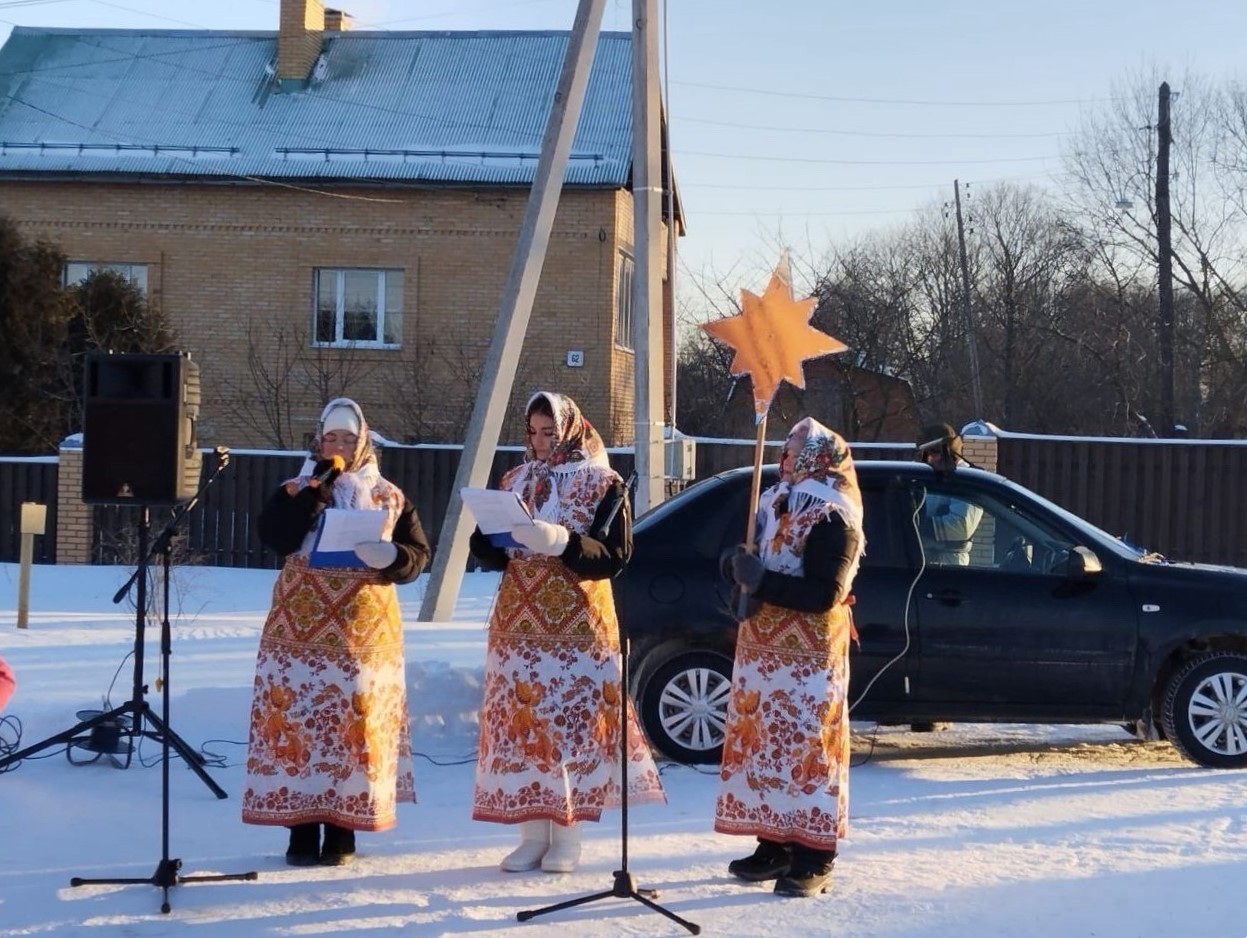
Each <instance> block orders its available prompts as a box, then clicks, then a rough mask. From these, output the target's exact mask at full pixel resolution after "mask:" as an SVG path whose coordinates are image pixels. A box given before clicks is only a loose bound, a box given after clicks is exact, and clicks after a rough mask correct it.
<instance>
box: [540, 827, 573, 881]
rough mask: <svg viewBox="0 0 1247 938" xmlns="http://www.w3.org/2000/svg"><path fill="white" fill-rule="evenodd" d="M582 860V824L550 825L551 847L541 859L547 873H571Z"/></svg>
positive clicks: (542, 866)
mask: <svg viewBox="0 0 1247 938" xmlns="http://www.w3.org/2000/svg"><path fill="white" fill-rule="evenodd" d="M579 862H580V825H579V824H575V823H573V824H569V825H567V826H566V827H564V826H563V825H562V824H551V825H550V849H549V850H548V851H547V852H546V855H545V856H544V857H543V858H542V860H541V868H542V869H543V870H545V871H546V872H547V873H570V872H572V871H573V870H574V869H576V864H577V863H579Z"/></svg>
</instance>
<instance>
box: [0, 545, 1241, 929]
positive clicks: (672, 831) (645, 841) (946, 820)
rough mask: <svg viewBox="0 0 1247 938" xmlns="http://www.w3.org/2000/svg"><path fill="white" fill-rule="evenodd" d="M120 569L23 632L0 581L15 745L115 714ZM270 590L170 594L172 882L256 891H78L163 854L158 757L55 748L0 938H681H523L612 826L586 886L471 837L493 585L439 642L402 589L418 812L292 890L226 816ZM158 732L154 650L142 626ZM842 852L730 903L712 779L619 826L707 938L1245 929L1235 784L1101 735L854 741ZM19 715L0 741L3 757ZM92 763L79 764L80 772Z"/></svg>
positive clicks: (83, 585)
mask: <svg viewBox="0 0 1247 938" xmlns="http://www.w3.org/2000/svg"><path fill="white" fill-rule="evenodd" d="M129 573H130V571H129V570H128V569H125V568H116V567H78V566H61V567H36V568H35V569H34V571H33V574H32V589H31V621H30V627H29V628H28V629H24V630H19V629H17V628H16V627H15V624H16V607H17V581H18V571H17V568H16V566H14V565H0V635H2V636H3V637H2V638H0V655H3V656H4V657H5V658H6V659H7V660H8V661H9V663H10V664H11V665H12V666H13V668H14V670H15V672H16V674H17V678H18V683H19V686H18V690H17V694H16V696H15V697H14V699H13V701H12V702H11V703H10V705H9V707H8V710H7V711H6V713H5V714H4V716H5V717H17V718H20V721H21V745H22V746H27V745H30V744H32V743H36V742H39V741H41V740H44V739H46V738H48V737H50V736H52V735H55V734H57V733H60V732H62V731H64V730H66V729H68V728H70V727H71V726H73V725H74V723H75V722H76V718H75V713H76V711H78V710H79V709H88V708H96V709H98V708H100V707H101V706H104V705H105V702H106V701H107V703H108V705H111V706H116V705H118V704H120V703H122V702H124V701H125V700H127V699H128V698H129V696H130V693H131V685H132V683H133V678H132V674H133V672H132V663H131V661H130V660H129V659H128V657H127V656H128V655H129V654H130V652H131V651H132V650H133V647H134V641H135V616H134V612H133V608H132V607H131V606H129V605H126V604H122V605H114V604H113V603H112V596H113V593H114V592H115V591H116V590H117V589H118V588H119V587H120V586H121V584H122V583H124V582H125V579H126V577H127V576H128V575H129ZM273 577H274V574H273V572H272V571H248V570H228V569H215V568H201V567H183V568H179V569H177V570H176V571H175V574H174V577H173V583H174V598H173V602H172V603H171V605H172V606H174V610H173V615H172V617H171V618H172V649H173V654H172V664H171V668H170V671H171V673H170V675H169V678H170V680H169V684H168V686H169V690H170V697H169V706H170V724H171V726H172V727H173V729H174V730H175V731H176V732H177V733H178V734H179V735H180V736H181V737H182V738H183V739H184V740H186V741H187V743H188V744H190V746H192V747H193V748H194V749H197V750H201V751H202V752H203V753H204V754H205V755H206V756H207V757H208V759H209V765H208V767H207V772H208V774H209V775H210V777H211V778H212V779H213V780H214V781H215V782H216V783H218V784H219V785H220V786H221V787H222V788H223V789H224V790H225V791H226V792H227V793H228V795H229V797H228V798H227V799H226V800H218V799H217V798H216V797H215V796H214V795H213V794H212V792H211V791H210V790H209V788H208V786H207V785H206V784H205V783H204V782H203V781H202V780H201V779H200V778H199V777H198V776H197V775H195V774H194V773H193V772H190V771H188V770H187V768H186V767H185V765H184V764H183V763H182V762H181V761H180V760H177V761H174V762H173V764H172V767H171V773H170V803H169V812H170V825H169V836H170V844H169V855H170V856H171V857H177V858H180V859H181V860H182V863H183V868H182V874H183V875H184V876H196V875H207V874H215V873H234V872H248V871H255V872H256V873H257V874H258V876H257V878H256V880H255V881H245V882H234V881H228V882H204V883H196V882H185V883H181V884H179V885H177V886H176V887H174V888H173V889H172V890H171V892H170V901H171V904H172V907H173V908H172V912H171V913H170V914H168V915H162V914H161V913H160V910H159V906H160V899H161V894H162V891H161V890H160V889H158V888H156V887H154V886H152V885H149V884H147V883H143V884H139V885H83V886H78V887H71V886H70V879H71V878H72V877H84V878H117V877H135V878H141V879H145V878H148V877H150V876H152V875H153V873H154V872H155V870H156V866H157V863H158V862H159V860H160V859H161V856H162V849H161V807H162V803H161V802H162V799H161V774H162V773H161V770H160V768H159V759H160V755H161V752H160V746H159V744H158V743H156V742H153V741H152V740H144V741H143V743H142V746H141V749H140V751H139V752H138V753H137V755H136V757H135V760H134V762H133V764H132V765H131V766H130V768H129V769H126V770H124V771H123V770H120V769H117V768H114V767H112V766H111V765H109V764H108V760H107V759H101V760H100V761H98V762H96V763H94V764H90V765H71V764H70V763H69V761H68V760H67V758H66V752H65V747H64V746H63V745H58V746H54V747H49V748H47V749H45V750H43V751H42V752H41V753H39V756H40V758H31V759H29V760H27V761H24V762H22V763H21V764H20V765H18V766H16V767H15V768H13V769H12V770H11V771H9V772H7V773H5V774H3V775H0V938H10V936H19V935H20V936H40V938H42V936H68V935H75V936H77V935H88V936H89V935H97V936H100V938H112V936H149V935H165V934H175V933H176V934H189V935H198V936H202V938H236V936H248V935H368V934H383V933H394V934H404V935H413V936H434V935H504V934H517V935H523V934H529V935H553V934H565V935H566V934H574V935H577V936H590V938H596V936H618V935H680V934H685V932H684V930H683V929H682V928H681V927H680V926H679V925H678V924H676V923H674V922H672V921H670V920H668V919H667V918H665V917H663V916H662V915H660V914H658V913H657V912H655V911H653V910H651V909H649V908H647V907H646V906H645V905H643V904H642V903H639V902H635V901H633V900H630V899H617V898H613V897H612V898H608V899H604V900H602V901H599V902H593V903H590V904H586V905H582V906H579V907H577V908H574V909H569V910H565V911H560V912H555V913H551V914H549V915H543V916H539V917H537V918H535V919H533V920H531V921H528V922H525V923H519V922H517V920H516V913H517V912H520V911H522V910H527V909H537V908H541V907H544V906H546V905H548V904H551V903H556V902H561V901H564V900H567V899H572V898H575V897H577V896H582V895H585V894H588V893H594V892H598V891H602V890H609V889H610V888H611V885H612V882H613V877H612V871H613V870H615V869H617V868H618V866H619V853H620V851H619V841H620V830H619V816H618V813H612V814H608V815H607V816H606V818H605V819H604V821H603V823H602V824H600V825H594V826H590V828H589V829H588V830H587V832H586V835H585V855H584V860H583V863H582V865H581V868H580V869H579V870H578V871H577V872H576V873H574V874H571V875H566V876H557V875H550V874H544V873H541V872H539V871H538V872H535V873H530V874H506V873H502V872H500V871H499V870H498V868H497V861H498V860H499V858H500V857H501V856H502V855H503V854H504V853H505V852H506V851H507V850H508V849H510V846H511V844H512V841H513V839H514V837H515V832H514V831H513V830H511V829H508V828H504V827H499V826H496V825H488V824H480V823H475V822H473V821H472V820H471V819H470V817H469V811H470V807H469V804H470V796H471V787H472V758H473V754H474V749H475V743H476V725H475V719H476V714H475V709H476V706H477V703H478V700H479V682H480V676H481V661H482V659H483V654H484V635H485V633H484V622H485V619H486V616H487V613H488V607H489V603H490V600H491V598H492V594H493V591H494V588H495V586H496V578H495V577H494V576H492V575H488V574H472V575H469V576H468V577H467V579H466V580H465V586H464V590H463V594H462V596H461V599H460V602H459V604H458V607H457V610H456V615H455V618H454V621H452V622H438V623H428V622H418V621H417V615H418V610H419V607H420V596H421V592H422V589H423V578H422V580H421V581H420V582H418V583H416V584H414V585H412V586H407V587H401V588H400V596H401V597H402V600H403V609H404V612H405V614H406V622H407V630H406V638H407V657H408V679H409V684H410V693H411V707H412V713H413V735H414V740H413V741H414V745H415V748H416V749H417V751H418V752H420V753H421V754H422V757H421V758H418V759H417V761H416V786H417V796H418V798H419V804H417V805H415V806H401V807H400V818H399V825H398V827H397V828H396V829H394V830H392V831H389V832H387V833H384V834H371V835H360V838H359V840H360V856H359V859H358V861H357V862H356V863H355V864H353V865H351V866H348V867H343V868H335V869H326V868H312V869H295V868H291V867H287V866H286V865H285V863H284V861H283V858H282V853H283V851H284V849H285V831H284V830H281V829H273V828H262V827H252V826H248V825H244V824H243V823H242V822H241V821H240V819H239V815H238V795H239V792H240V790H241V787H242V767H241V762H242V760H243V756H244V752H245V740H246V732H247V708H248V706H249V702H250V696H249V695H250V685H251V678H252V665H253V661H254V655H255V648H256V643H257V640H258V636H259V633H260V628H261V625H262V623H263V620H264V615H265V612H266V610H267V607H268V592H269V588H270V586H271V584H272V581H273ZM145 632H146V637H147V641H146V643H145V657H146V666H145V669H144V671H145V674H144V680H145V681H146V682H147V683H148V684H149V685H151V686H152V688H153V689H152V691H151V692H150V694H149V695H148V700H149V701H150V703H151V705H152V708H153V710H154V711H155V712H156V713H157V714H160V713H161V712H162V708H163V705H164V699H163V697H162V695H161V694H160V693H158V692H156V690H155V689H154V688H155V684H156V680H157V678H158V677H159V676H160V674H159V669H158V665H159V641H158V639H159V628H158V623H153V624H152V625H151V626H149V627H148V628H147V629H146V630H145ZM854 728H855V731H856V736H855V743H854V763H855V767H854V769H853V771H852V783H851V786H852V795H851V806H852V831H851V836H850V837H849V838H848V839H846V840H845V841H844V842H843V844H842V845H841V858H840V861H839V864H838V866H837V869H836V881H835V886H834V888H833V891H832V892H831V893H829V894H828V895H826V896H824V897H822V898H819V899H804V900H803V899H782V898H777V897H775V896H774V895H773V894H772V893H771V892H770V891H769V889H768V887H767V886H765V885H748V884H743V883H739V882H737V881H734V880H733V879H732V878H731V877H729V876H728V875H727V873H726V866H727V863H728V861H729V860H731V859H732V858H734V857H736V856H739V855H742V854H744V853H747V852H749V850H750V849H751V848H752V845H751V844H750V843H748V842H746V841H745V840H743V839H740V838H732V837H727V836H723V835H719V834H715V833H714V832H713V831H712V830H711V824H712V812H713V807H714V796H715V785H716V778H715V774H714V772H713V771H708V770H701V771H698V770H696V769H693V768H688V767H684V766H679V765H675V764H665V765H664V769H663V780H664V783H665V785H666V788H667V795H668V800H669V803H668V804H667V805H665V806H645V807H638V808H635V809H633V811H632V812H631V824H630V828H631V831H630V837H629V848H630V849H629V866H630V869H631V871H632V872H633V873H634V874H635V876H636V879H637V882H638V884H639V885H640V886H642V887H646V888H657V889H659V890H660V895H659V897H658V899H657V901H658V902H659V903H660V904H662V905H663V906H665V907H666V908H668V909H670V910H671V911H672V912H674V913H676V914H677V915H680V916H682V917H684V918H686V919H688V920H690V921H692V922H695V923H697V924H698V925H700V926H701V929H702V933H703V934H706V935H728V936H750V938H753V936H765V935H774V936H793V935H803V936H804V935H810V936H813V935H835V936H842V938H852V936H889V938H936V936H939V938H946V936H950V935H956V936H959V938H988V936H990V938H996V936H1016V938H1024V936H1036V938H1038V936H1043V938H1058V936H1059V938H1071V936H1096V938H1143V936H1147V938H1153V936H1201V938H1219V936H1224V938H1244V936H1245V935H1247V889H1245V888H1244V883H1245V882H1247V817H1245V815H1247V773H1244V772H1214V771H1210V770H1207V769H1201V768H1197V767H1195V766H1194V765H1191V764H1188V763H1186V762H1184V761H1182V760H1181V759H1180V758H1179V757H1178V756H1177V755H1176V754H1175V753H1174V751H1173V750H1172V749H1171V748H1170V747H1169V746H1167V745H1166V744H1163V743H1140V742H1136V741H1134V740H1132V739H1130V738H1129V737H1128V736H1127V735H1126V734H1125V733H1124V732H1123V731H1122V730H1120V729H1116V728H1113V727H1023V726H982V725H964V726H957V727H954V728H953V729H951V730H949V731H946V732H941V733H933V734H913V733H910V732H908V731H907V730H905V729H902V728H899V727H888V728H879V729H877V728H876V727H874V726H873V725H870V724H855V725H854ZM15 729H16V727H15V726H14V725H13V723H12V721H9V722H7V723H5V724H4V725H3V726H0V739H3V740H5V741H9V742H11V741H12V740H13V737H14V732H15ZM86 755H87V754H86V753H82V752H78V753H76V755H75V758H77V759H81V758H84V757H85V756H86Z"/></svg>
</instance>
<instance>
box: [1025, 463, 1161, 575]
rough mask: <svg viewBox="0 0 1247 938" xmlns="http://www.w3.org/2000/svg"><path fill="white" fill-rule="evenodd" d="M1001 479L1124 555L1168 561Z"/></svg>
mask: <svg viewBox="0 0 1247 938" xmlns="http://www.w3.org/2000/svg"><path fill="white" fill-rule="evenodd" d="M1001 481H1003V482H1004V484H1005V485H1007V486H1009V487H1010V488H1013V489H1016V490H1017V491H1019V492H1024V493H1025V494H1026V495H1028V496H1029V497H1030V498H1031V499H1033V500H1034V501H1036V502H1038V503H1039V504H1041V505H1043V506H1044V507H1045V508H1047V509H1048V510H1049V511H1051V512H1052V513H1053V514H1055V515H1057V516H1059V517H1060V518H1061V519H1062V520H1063V521H1065V522H1067V523H1068V524H1072V525H1074V526H1075V527H1076V528H1078V529H1079V530H1080V531H1082V532H1084V533H1086V534H1089V535H1091V536H1093V537H1094V538H1095V540H1097V541H1099V542H1101V543H1103V544H1104V545H1106V546H1108V547H1111V548H1112V549H1113V550H1114V551H1115V552H1116V553H1118V554H1120V555H1121V556H1123V557H1126V558H1128V559H1130V560H1138V561H1140V562H1142V563H1168V561H1167V560H1166V559H1165V558H1164V556H1163V555H1162V554H1158V553H1156V552H1155V551H1149V550H1147V548H1144V547H1139V546H1138V545H1136V544H1131V543H1130V542H1129V541H1127V540H1126V539H1125V538H1122V537H1117V536H1115V535H1113V534H1109V533H1108V532H1107V531H1105V530H1103V529H1102V528H1098V527H1096V526H1095V525H1094V524H1092V523H1091V522H1090V521H1088V520H1087V519H1086V518H1081V517H1079V516H1078V515H1076V514H1074V513H1073V512H1072V511H1069V510H1067V509H1065V508H1062V507H1061V506H1060V505H1058V504H1057V503H1056V502H1054V501H1050V500H1048V499H1046V498H1044V497H1043V496H1042V495H1040V494H1039V493H1038V492H1033V491H1031V490H1030V489H1028V488H1024V487H1023V486H1021V485H1018V484H1017V483H1016V482H1014V481H1012V480H1011V479H1006V478H1004V477H1003V476H1001Z"/></svg>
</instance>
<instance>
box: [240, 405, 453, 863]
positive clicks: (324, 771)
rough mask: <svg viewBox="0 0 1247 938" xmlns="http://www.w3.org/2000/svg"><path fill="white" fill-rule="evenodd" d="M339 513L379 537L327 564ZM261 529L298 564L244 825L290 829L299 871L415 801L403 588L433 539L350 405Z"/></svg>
mask: <svg viewBox="0 0 1247 938" xmlns="http://www.w3.org/2000/svg"><path fill="white" fill-rule="evenodd" d="M334 509H346V510H353V511H355V512H358V513H360V514H359V515H357V517H360V516H362V517H365V518H369V519H371V517H372V516H371V515H363V513H365V512H367V513H371V512H378V513H380V515H381V517H380V519H379V520H378V521H377V523H375V524H369V525H368V527H369V529H371V530H377V531H379V532H380V536H379V538H378V539H377V540H366V541H362V542H360V543H358V544H356V545H355V547H354V551H353V552H351V551H347V553H348V554H352V553H353V556H350V557H347V558H345V559H342V558H340V557H339V556H337V555H331V556H330V558H329V562H330V564H331V565H329V566H324V565H322V564H321V563H320V562H319V559H318V558H321V557H323V555H318V554H317V552H316V551H315V545H316V536H317V532H318V530H319V526H320V524H322V523H323V518H324V517H325V512H326V511H329V510H334ZM258 528H259V534H260V540H261V541H262V542H263V544H264V545H265V546H266V547H268V548H269V549H270V550H273V551H275V552H276V553H278V554H281V555H283V556H284V557H285V558H286V561H285V564H284V565H283V566H282V569H281V573H280V574H279V575H278V577H277V582H276V584H274V586H273V606H272V609H271V610H270V611H269V614H268V619H267V620H266V621H265V623H264V631H263V633H262V634H261V636H260V648H259V652H258V654H257V656H256V668H255V685H254V696H253V697H252V704H251V734H250V742H249V744H248V748H247V778H246V788H245V790H244V792H243V797H242V819H243V821H244V822H245V823H247V824H272V825H280V826H286V827H289V828H290V843H289V846H288V847H287V849H286V862H287V863H288V864H290V865H291V866H312V865H314V864H318V863H319V864H321V865H324V866H341V865H343V864H345V863H349V862H350V861H351V860H352V859H353V858H354V855H355V832H356V831H357V830H358V831H383V830H388V829H389V828H391V827H393V826H394V824H395V823H396V820H397V819H396V816H395V806H396V804H397V803H399V802H404V801H406V802H414V801H415V800H416V795H415V783H414V777H413V773H412V766H411V734H410V731H409V729H408V715H407V682H406V665H405V660H404V655H403V623H402V620H401V619H400V616H399V607H398V595H397V593H396V592H395V589H394V585H395V584H396V583H410V582H411V581H412V580H414V579H415V578H416V576H417V575H418V574H419V573H420V571H421V570H422V569H424V565H425V564H426V563H427V562H428V559H429V544H428V541H427V540H425V537H424V531H423V530H422V529H421V526H420V519H419V518H417V517H416V511H415V508H414V507H413V506H412V504H411V502H410V501H409V500H408V499H407V498H406V497H405V496H404V495H403V492H402V490H401V489H399V487H398V486H396V485H395V484H394V483H393V482H390V481H389V480H388V479H386V478H384V477H383V476H382V475H381V472H380V470H379V469H378V467H377V457H376V455H375V453H374V452H373V448H372V441H371V438H370V437H369V430H368V424H367V423H366V422H365V421H364V415H363V413H362V412H361V411H360V409H359V405H357V404H356V403H355V402H354V401H352V400H348V399H347V398H337V399H335V400H332V401H330V402H329V403H328V404H327V405H325V409H324V411H323V412H322V413H321V418H320V425H319V427H318V430H317V433H316V437H315V439H314V440H313V442H312V448H311V453H310V455H309V456H308V458H307V459H306V460H305V461H304V463H303V468H302V469H301V470H300V471H299V474H298V475H297V476H296V477H295V478H293V479H291V480H289V481H288V482H286V483H285V484H283V485H281V486H279V487H278V489H277V490H276V491H275V492H274V493H273V495H272V497H271V498H270V499H269V501H268V503H267V504H266V505H265V506H264V509H263V511H262V512H261V514H260V519H259V524H258ZM322 827H323V828H324V839H323V841H322V839H321V828H322Z"/></svg>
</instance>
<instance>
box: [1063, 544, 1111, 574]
mask: <svg viewBox="0 0 1247 938" xmlns="http://www.w3.org/2000/svg"><path fill="white" fill-rule="evenodd" d="M1103 572H1104V565H1103V564H1102V563H1100V558H1099V557H1097V556H1096V555H1095V553H1094V552H1093V551H1092V550H1091V549H1090V548H1087V547H1083V546H1082V545H1079V546H1077V547H1072V548H1070V552H1069V557H1068V558H1067V559H1066V561H1065V577H1066V579H1070V580H1085V579H1089V578H1090V577H1093V576H1096V575H1097V574H1099V573H1103Z"/></svg>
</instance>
